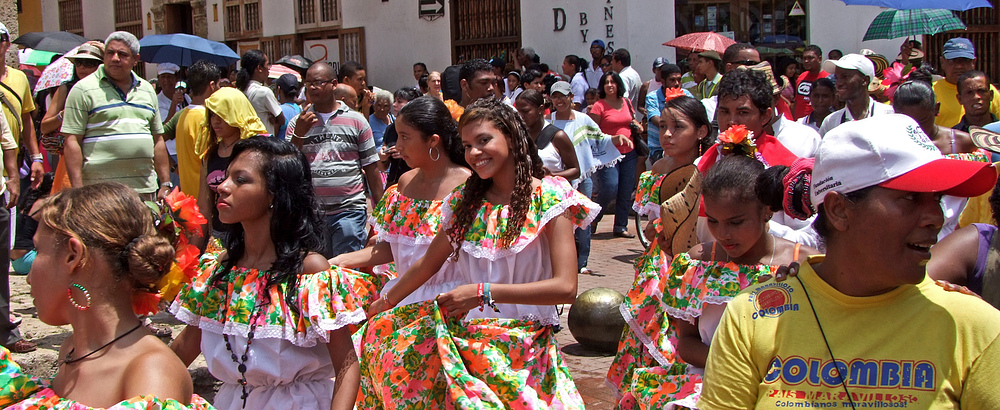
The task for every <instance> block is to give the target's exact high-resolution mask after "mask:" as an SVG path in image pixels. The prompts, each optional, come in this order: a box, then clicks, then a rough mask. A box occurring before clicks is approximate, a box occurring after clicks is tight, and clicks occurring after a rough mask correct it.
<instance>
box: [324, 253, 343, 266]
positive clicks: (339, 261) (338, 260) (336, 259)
mask: <svg viewBox="0 0 1000 410" xmlns="http://www.w3.org/2000/svg"><path fill="white" fill-rule="evenodd" d="M341 255H343V254H341ZM341 255H337V256H334V257H332V258H330V259H327V260H326V262H327V263H329V264H330V266H337V267H341V268H343V267H345V266H341V265H343V263H344V258H341V257H340V256H341Z"/></svg>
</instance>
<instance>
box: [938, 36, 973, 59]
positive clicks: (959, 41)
mask: <svg viewBox="0 0 1000 410" xmlns="http://www.w3.org/2000/svg"><path fill="white" fill-rule="evenodd" d="M942 50H943V51H941V56H942V57H944V58H945V59H946V60H953V59H956V58H968V59H970V60H975V59H976V47H975V46H973V45H972V42H971V41H969V39H967V38H962V37H955V38H953V39H951V40H948V41H947V42H945V43H944V47H943V48H942Z"/></svg>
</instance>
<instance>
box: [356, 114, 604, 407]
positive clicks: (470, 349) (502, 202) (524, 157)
mask: <svg viewBox="0 0 1000 410" xmlns="http://www.w3.org/2000/svg"><path fill="white" fill-rule="evenodd" d="M459 131H460V133H461V138H462V145H463V146H464V147H465V159H466V161H468V163H469V164H470V165H471V166H472V170H473V172H474V173H473V175H472V176H471V177H469V180H468V181H467V182H466V183H465V184H464V185H463V186H462V187H460V188H458V189H456V191H455V192H453V193H452V194H451V195H449V196H448V197H446V198H445V200H444V207H443V209H442V215H443V216H442V218H443V220H444V223H443V224H442V227H441V229H440V230H439V231H438V234H437V235H436V236H435V238H434V239H433V241H432V242H431V244H430V247H429V248H428V250H427V253H426V255H424V257H422V258H421V259H420V260H418V261H417V262H416V263H414V264H413V265H412V266H411V267H410V269H409V270H407V271H406V273H405V274H403V275H402V276H401V277H400V280H399V281H398V282H397V283H396V285H395V286H394V287H393V288H392V289H390V290H389V291H388V292H386V293H383V294H382V298H381V299H379V300H378V301H376V302H375V303H374V304H372V307H371V308H370V309H369V314H370V315H373V316H372V317H371V318H370V319H369V324H368V329H367V331H366V333H365V334H364V337H363V340H362V344H361V346H362V349H361V362H362V363H364V366H363V368H362V374H363V375H364V377H365V378H366V379H367V378H369V377H371V378H378V380H375V382H376V384H377V385H378V386H377V388H376V389H373V390H372V391H371V392H363V393H371V394H364V396H365V398H364V402H363V403H359V408H382V407H395V406H398V407H406V408H418V407H419V408H444V407H445V403H458V404H466V403H468V404H471V403H476V404H478V405H483V404H486V403H489V404H492V405H496V406H499V407H517V408H583V401H582V399H581V397H580V395H579V393H578V392H577V390H576V387H575V384H574V383H573V381H572V377H571V376H570V374H569V371H568V370H567V368H566V367H565V365H564V364H563V362H562V357H561V355H560V352H559V348H558V344H557V343H556V340H555V338H554V329H553V328H554V327H555V326H557V325H558V324H559V315H558V313H557V311H556V307H555V306H554V305H558V304H564V303H571V302H573V301H574V300H575V299H576V289H577V278H576V274H577V273H576V269H575V263H574V260H575V258H576V251H575V249H574V244H573V229H574V226H581V225H586V224H587V223H589V222H590V221H591V220H592V219H593V218H594V217H595V216H596V213H597V212H598V210H599V208H598V207H597V205H596V204H594V203H593V202H591V201H590V200H589V199H587V198H586V197H584V196H583V195H581V194H580V193H578V192H577V191H576V190H574V189H573V187H572V186H570V185H569V183H567V182H566V180H564V179H562V178H554V177H545V176H544V175H545V174H544V171H543V170H542V163H541V160H540V159H539V157H538V155H537V153H536V149H535V147H534V143H533V142H532V140H531V138H530V137H529V136H528V132H527V129H526V127H525V125H524V121H522V120H521V119H520V117H518V115H517V113H516V112H515V111H514V109H513V108H511V107H510V106H508V105H506V104H504V103H502V102H499V101H495V100H480V101H477V102H476V103H474V104H472V105H470V106H469V107H468V108H467V109H466V111H465V113H464V114H463V115H462V118H461V120H460V121H459ZM449 260H451V261H452V263H454V264H455V266H456V268H457V270H458V272H459V273H460V275H461V277H462V281H463V284H461V285H459V286H457V287H455V288H454V289H452V290H450V291H448V292H445V293H443V294H440V295H438V296H437V298H436V300H435V301H428V302H424V303H417V304H411V305H407V306H403V307H399V308H395V309H393V306H394V305H395V304H396V303H398V301H400V300H403V299H404V298H406V297H407V295H409V294H410V293H411V292H413V291H414V290H415V289H417V288H418V287H419V286H421V285H422V284H423V283H425V282H427V281H428V280H430V279H431V277H432V276H433V275H434V274H435V272H437V271H438V270H439V269H440V267H441V266H442V265H443V264H444V263H445V262H446V261H449ZM389 309H391V310H389ZM414 357H420V358H421V359H422V361H421V362H420V363H419V364H414V363H413V358H414ZM511 374H521V375H523V376H525V377H510V375H511ZM446 375H447V377H445V376H446ZM394 386H405V387H404V388H398V387H394ZM382 387H384V388H382Z"/></svg>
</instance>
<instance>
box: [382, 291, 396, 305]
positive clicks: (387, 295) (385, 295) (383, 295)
mask: <svg viewBox="0 0 1000 410" xmlns="http://www.w3.org/2000/svg"><path fill="white" fill-rule="evenodd" d="M382 302H384V303H385V305H386V306H388V307H389V309H392V308H394V307H396V304H395V303H392V302H390V301H389V294H388V292H387V293H383V294H382Z"/></svg>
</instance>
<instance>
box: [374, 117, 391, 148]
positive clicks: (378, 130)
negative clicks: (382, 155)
mask: <svg viewBox="0 0 1000 410" xmlns="http://www.w3.org/2000/svg"><path fill="white" fill-rule="evenodd" d="M394 121H396V117H394V116H393V115H392V114H389V124H392V123H393V122H394ZM389 124H386V123H384V122H382V120H380V119H378V118H375V114H372V115H369V116H368V125H370V126H371V127H372V137H374V138H375V148H379V147H381V146H382V137H383V136H384V135H385V130H386V128H389Z"/></svg>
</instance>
